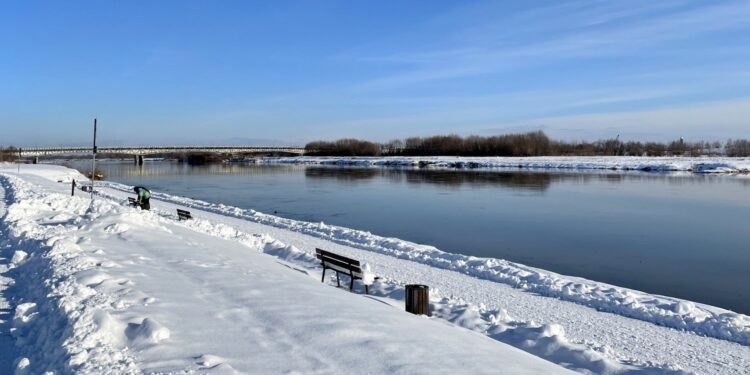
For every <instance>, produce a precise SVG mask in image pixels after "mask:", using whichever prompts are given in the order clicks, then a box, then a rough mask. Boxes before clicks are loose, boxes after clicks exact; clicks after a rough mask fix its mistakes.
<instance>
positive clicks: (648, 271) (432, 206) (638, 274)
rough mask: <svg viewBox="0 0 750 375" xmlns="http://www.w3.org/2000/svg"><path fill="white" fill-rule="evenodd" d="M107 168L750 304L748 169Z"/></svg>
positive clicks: (223, 199) (121, 177) (669, 291)
mask: <svg viewBox="0 0 750 375" xmlns="http://www.w3.org/2000/svg"><path fill="white" fill-rule="evenodd" d="M68 165H70V166H72V167H77V168H79V169H82V170H84V169H86V168H88V167H89V165H88V163H87V162H70V163H68ZM99 168H100V170H102V171H104V173H105V175H106V178H107V179H108V180H111V181H116V182H121V183H124V184H128V185H144V186H147V187H149V188H150V189H152V190H155V191H160V192H166V193H169V194H174V195H181V196H187V197H191V198H196V199H200V200H205V201H208V202H214V203H224V204H227V205H232V206H237V207H241V208H252V209H255V210H258V211H261V212H265V213H272V214H273V213H275V214H276V215H279V216H283V217H287V218H292V219H298V220H305V221H313V222H320V221H322V222H325V223H327V224H334V225H340V226H345V227H349V228H355V229H362V230H367V231H370V232H372V233H374V234H378V235H382V236H388V237H397V238H401V239H405V240H409V241H413V242H417V243H422V244H429V245H433V246H436V247H437V248H439V249H441V250H444V251H448V252H453V253H461V254H467V255H474V256H481V257H493V258H503V259H508V260H511V261H514V262H519V263H523V264H526V265H529V266H533V267H539V268H543V269H547V270H551V271H554V272H557V273H562V274H566V275H573V276H580V277H584V278H587V279H592V280H597V281H602V282H606V283H611V284H614V285H618V286H624V287H629V288H633V289H637V290H642V291H646V292H649V293H655V294H663V295H669V296H675V297H680V298H685V299H689V300H693V301H698V302H703V303H707V304H711V305H715V306H720V307H724V308H727V309H730V310H734V311H737V312H741V313H745V314H748V313H750V178H747V177H733V176H707V175H706V176H703V175H685V174H682V175H670V174H655V173H644V172H594V173H579V172H529V171H517V170H434V169H397V168H351V167H347V168H342V167H322V166H301V165H223V164H215V165H207V166H189V165H187V164H181V163H177V162H173V161H158V162H156V161H147V162H146V164H145V165H144V166H142V167H138V166H135V165H133V164H132V162H112V161H110V162H103V163H99ZM157 204H158V203H157Z"/></svg>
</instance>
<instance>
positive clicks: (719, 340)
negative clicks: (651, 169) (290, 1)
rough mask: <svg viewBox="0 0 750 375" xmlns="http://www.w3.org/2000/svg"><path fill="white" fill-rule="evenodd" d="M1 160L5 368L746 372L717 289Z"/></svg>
mask: <svg viewBox="0 0 750 375" xmlns="http://www.w3.org/2000/svg"><path fill="white" fill-rule="evenodd" d="M14 172H15V169H11V168H6V169H3V168H2V166H0V183H2V187H3V188H2V189H0V194H2V193H4V194H5V195H6V197H5V199H4V200H0V213H2V212H3V211H5V210H6V209H5V208H3V203H6V202H7V203H8V207H7V215H6V216H5V217H4V218H3V222H2V223H0V230H1V231H2V236H0V241H2V243H1V244H0V249H1V251H2V253H0V264H3V265H4V266H5V267H7V268H8V270H7V271H6V272H2V273H1V274H2V276H3V277H8V276H9V277H10V278H11V279H12V282H13V283H14V284H15V286H14V288H13V289H12V290H9V289H7V288H5V289H3V288H1V287H0V301H2V298H5V299H7V300H9V301H10V305H11V307H12V308H13V309H15V311H14V314H15V315H17V316H18V317H19V319H18V322H19V323H18V329H14V330H13V332H14V333H13V339H14V341H15V345H17V346H18V347H17V349H16V350H15V352H14V354H13V358H12V361H13V363H12V364H9V365H8V367H10V366H12V365H14V364H17V365H15V366H16V368H17V369H18V370H17V371H27V372H29V371H30V372H29V373H39V372H41V371H45V370H54V371H57V372H60V373H68V372H75V373H139V372H147V373H189V372H191V371H198V372H210V373H238V372H239V373H279V372H293V371H298V372H302V373H316V372H317V373H334V372H342V371H349V372H351V370H352V369H356V370H357V371H355V372H370V373H391V372H396V373H399V372H400V373H423V372H430V373H433V372H435V373H490V372H491V373H498V372H499V373H504V372H505V373H565V372H566V370H565V369H563V368H562V367H566V368H567V369H570V370H575V371H578V372H583V373H610V374H648V373H670V372H672V373H683V372H685V373H689V372H694V373H706V374H709V373H710V374H742V373H748V372H747V368H748V367H750V347H749V346H748V341H747V340H748V331H749V329H748V327H750V320H749V319H748V317H747V316H744V315H741V314H736V313H733V312H731V311H727V310H722V309H719V308H716V307H711V306H706V305H702V304H698V303H694V302H690V301H684V300H679V299H675V298H670V297H664V296H654V295H649V294H646V293H643V292H638V291H634V290H629V289H625V288H619V287H616V286H611V285H606V284H602V283H597V282H594V281H590V280H584V279H580V278H574V277H569V276H563V275H558V274H554V273H551V272H548V271H544V270H539V269H534V268H531V267H526V266H523V265H520V264H515V263H510V262H506V261H503V260H498V259H484V258H474V257H467V256H463V255H458V254H449V253H444V252H441V251H439V250H438V249H435V248H433V247H430V246H424V245H417V244H413V243H409V242H406V241H402V240H398V239H394V238H383V237H379V236H376V235H373V234H371V233H367V232H362V231H355V230H351V229H347V228H342V227H336V226H330V225H326V224H323V223H305V222H298V221H293V220H288V219H283V218H279V217H275V216H270V215H265V214H262V213H258V212H255V211H252V210H243V209H239V208H234V207H228V206H223V205H216V204H211V203H207V202H200V201H195V200H190V199H187V198H182V197H174V196H169V195H165V194H161V193H159V192H155V194H154V198H153V199H152V207H153V210H152V211H151V212H142V211H140V210H137V209H133V208H129V207H126V205H125V204H124V201H125V197H126V196H127V194H128V193H129V192H130V188H129V187H127V186H124V185H120V184H115V183H102V185H101V186H102V187H100V188H99V189H98V190H99V194H98V196H97V199H96V200H95V202H94V204H93V205H90V204H89V200H88V196H80V197H76V198H70V197H69V194H70V191H69V184H60V183H58V182H56V181H70V178H73V177H76V178H80V176H78V175H77V172H75V171H71V170H68V169H65V168H62V167H55V166H44V165H39V166H24V170H23V171H22V173H21V175H17V174H16V173H14ZM18 177H20V178H18ZM177 207H180V208H185V207H190V208H189V209H190V211H191V212H192V213H193V216H194V217H196V219H195V220H191V221H187V222H178V221H177V220H176V215H175V214H174V210H175V208H177ZM315 247H321V248H324V249H327V250H330V251H333V252H336V253H340V254H342V255H346V256H351V257H353V258H355V259H359V260H361V261H363V262H364V263H366V264H367V265H368V267H367V268H369V269H370V270H369V271H370V272H369V273H370V275H376V276H379V277H380V278H379V279H377V280H374V282H373V284H372V286H371V288H370V290H371V294H372V295H371V296H363V295H361V294H353V293H349V292H348V291H344V290H342V289H337V288H335V287H332V286H331V285H335V277H333V275H329V277H330V278H333V279H330V278H329V280H328V283H327V284H328V285H326V284H321V283H320V268H319V267H318V262H317V260H316V259H315V257H314V248H315ZM19 251H22V252H23V253H18V252H19ZM16 253H18V254H19V255H17V256H16V255H15V254H16ZM24 254H25V255H24ZM3 259H4V260H3ZM11 259H15V260H16V261H13V260H11ZM5 263H7V264H5ZM40 280H42V281H43V282H40ZM342 281H343V280H342ZM415 282H417V283H424V284H428V285H430V287H431V292H432V294H431V305H432V308H433V312H434V314H433V315H434V316H433V317H432V318H425V317H416V316H412V315H409V314H406V313H404V312H403V311H402V310H403V285H405V284H407V283H415ZM6 284H7V283H6ZM355 285H357V286H356V287H355V289H357V290H361V284H360V283H357V284H355ZM28 304H33V306H32V305H28ZM19 308H20V309H19ZM14 322H15V319H14ZM14 324H15V323H14ZM670 327H671V328H670ZM2 328H3V326H2V325H0V329H2ZM0 336H1V335H0ZM446 342H449V343H450V345H445V344H444V343H446ZM19 343H20V345H19ZM0 345H6V344H4V341H1V340H0ZM0 349H4V347H0ZM519 349H520V350H519ZM4 358H5V357H3V356H0V359H4ZM554 364H557V365H554ZM560 366H562V367H560ZM3 368H5V367H0V372H1V370H2V369H3ZM19 373H20V372H19Z"/></svg>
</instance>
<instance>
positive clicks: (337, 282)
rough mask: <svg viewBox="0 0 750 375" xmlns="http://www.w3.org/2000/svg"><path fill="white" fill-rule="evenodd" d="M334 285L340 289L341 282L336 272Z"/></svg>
mask: <svg viewBox="0 0 750 375" xmlns="http://www.w3.org/2000/svg"><path fill="white" fill-rule="evenodd" d="M336 285H338V286H339V288H340V287H341V280H339V272H338V271H336Z"/></svg>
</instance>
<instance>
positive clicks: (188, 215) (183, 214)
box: [177, 208, 193, 221]
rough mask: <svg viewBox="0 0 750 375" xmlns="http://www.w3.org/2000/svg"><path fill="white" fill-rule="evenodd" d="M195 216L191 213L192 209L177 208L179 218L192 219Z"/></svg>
mask: <svg viewBox="0 0 750 375" xmlns="http://www.w3.org/2000/svg"><path fill="white" fill-rule="evenodd" d="M192 218H193V215H192V214H191V213H190V211H185V210H181V209H179V208H178V209H177V220H180V221H182V220H190V219H192Z"/></svg>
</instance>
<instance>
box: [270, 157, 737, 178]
mask: <svg viewBox="0 0 750 375" xmlns="http://www.w3.org/2000/svg"><path fill="white" fill-rule="evenodd" d="M258 161H260V162H264V163H285V164H319V165H349V166H393V167H422V168H430V167H437V168H459V169H464V168H506V169H510V168H513V169H566V170H623V171H644V172H692V173H741V174H747V173H750V158H730V157H639V156H593V157H585V156H539V157H452V156H435V157H416V156H414V157H401V156H392V157H315V156H300V157H281V158H265V159H258Z"/></svg>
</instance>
